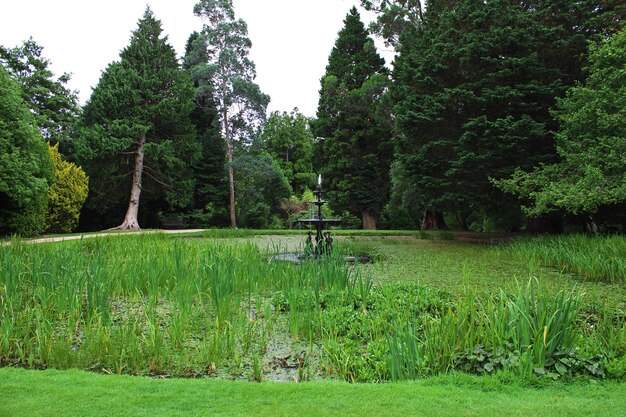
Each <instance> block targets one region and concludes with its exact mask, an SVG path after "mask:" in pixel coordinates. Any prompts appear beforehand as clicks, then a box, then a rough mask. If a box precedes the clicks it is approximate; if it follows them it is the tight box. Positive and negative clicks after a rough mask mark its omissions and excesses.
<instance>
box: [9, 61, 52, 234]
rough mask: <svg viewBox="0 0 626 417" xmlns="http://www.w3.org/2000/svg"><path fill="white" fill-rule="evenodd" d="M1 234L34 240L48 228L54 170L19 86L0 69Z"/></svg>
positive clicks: (44, 143)
mask: <svg viewBox="0 0 626 417" xmlns="http://www.w3.org/2000/svg"><path fill="white" fill-rule="evenodd" d="M0 97H1V98H2V99H0V234H2V235H8V234H14V233H15V234H19V235H23V236H32V235H36V234H38V233H41V232H42V231H43V229H44V226H45V218H46V210H47V205H48V186H49V184H50V183H51V182H52V179H53V167H52V162H51V161H50V156H49V155H48V149H47V146H46V142H45V141H44V140H43V138H42V137H41V134H40V133H39V131H38V129H37V125H36V123H35V117H34V116H33V115H32V114H31V112H30V111H29V108H28V106H27V104H26V103H25V102H24V100H23V99H22V97H21V90H20V86H19V84H18V83H17V82H16V81H15V80H13V79H12V78H11V77H10V75H9V73H8V72H7V71H6V70H5V69H4V68H3V67H2V66H0Z"/></svg>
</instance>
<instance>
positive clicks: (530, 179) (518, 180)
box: [497, 29, 626, 216]
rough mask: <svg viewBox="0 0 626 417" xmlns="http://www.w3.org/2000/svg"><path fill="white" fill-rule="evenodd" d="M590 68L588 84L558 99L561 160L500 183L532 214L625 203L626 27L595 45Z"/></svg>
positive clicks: (590, 209)
mask: <svg viewBox="0 0 626 417" xmlns="http://www.w3.org/2000/svg"><path fill="white" fill-rule="evenodd" d="M588 71H589V76H588V78H587V80H586V81H585V82H584V84H578V85H576V86H574V87H572V88H570V89H569V90H568V92H567V95H566V97H564V98H562V99H560V100H559V101H558V106H557V110H556V111H555V115H556V116H557V117H558V119H559V121H560V122H561V129H560V130H559V132H558V133H557V136H556V138H557V151H558V154H559V156H560V158H561V160H560V162H558V163H556V164H550V165H543V166H541V167H539V168H537V169H535V170H534V171H531V172H525V171H523V170H521V169H520V170H517V171H516V172H515V174H514V175H513V177H512V178H511V179H507V180H502V181H500V182H498V183H497V184H498V185H499V186H500V187H501V188H502V189H503V190H505V191H508V192H510V193H513V194H516V195H519V196H520V198H522V199H523V201H525V202H526V206H525V209H526V211H527V212H528V213H529V214H530V215H532V216H538V215H542V214H546V213H551V212H554V211H565V212H567V213H571V214H579V213H582V214H595V213H596V212H597V211H598V209H599V208H600V207H602V206H606V205H612V204H617V203H624V202H626V171H625V170H624V167H625V166H626V117H625V114H624V109H626V29H623V30H622V31H621V32H619V33H617V34H616V35H614V36H612V37H611V38H610V39H609V40H606V41H604V42H602V43H600V44H598V45H596V46H592V47H591V49H590V55H589V67H588Z"/></svg>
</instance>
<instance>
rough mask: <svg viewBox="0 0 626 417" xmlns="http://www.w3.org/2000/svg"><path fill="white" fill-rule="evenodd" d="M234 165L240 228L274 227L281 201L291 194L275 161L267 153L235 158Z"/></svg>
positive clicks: (249, 154) (285, 179) (248, 154)
mask: <svg viewBox="0 0 626 417" xmlns="http://www.w3.org/2000/svg"><path fill="white" fill-rule="evenodd" d="M233 165H234V167H235V168H236V169H235V175H236V181H237V184H238V186H239V192H238V193H237V216H238V218H239V219H240V221H241V224H242V226H244V227H252V228H267V227H269V226H275V224H273V223H275V222H274V221H273V220H274V218H275V217H278V215H279V213H280V210H281V205H280V202H281V201H282V200H284V199H286V198H289V196H290V195H291V193H292V190H291V187H290V186H289V182H288V181H287V178H285V175H284V174H283V171H282V170H281V169H280V166H279V164H278V162H277V161H275V160H274V159H272V157H271V156H270V155H268V154H266V153H265V154H260V155H254V154H252V153H247V154H244V155H241V156H239V157H237V159H235V160H234V161H233Z"/></svg>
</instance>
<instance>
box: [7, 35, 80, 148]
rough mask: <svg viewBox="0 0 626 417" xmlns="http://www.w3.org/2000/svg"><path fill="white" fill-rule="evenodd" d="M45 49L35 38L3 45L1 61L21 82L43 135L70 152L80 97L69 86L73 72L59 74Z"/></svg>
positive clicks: (24, 94) (23, 92)
mask: <svg viewBox="0 0 626 417" xmlns="http://www.w3.org/2000/svg"><path fill="white" fill-rule="evenodd" d="M42 52H43V48H42V47H41V46H39V45H38V44H37V43H36V42H35V41H34V40H33V39H32V38H31V39H29V40H27V41H25V42H24V43H23V44H22V45H21V46H18V47H15V48H12V49H8V48H5V47H3V46H0V64H2V65H3V66H4V67H5V68H6V69H7V70H8V71H9V73H11V75H12V76H13V77H14V78H15V79H16V80H17V81H18V82H19V83H20V84H21V87H22V98H23V99H24V101H25V102H26V103H27V105H28V107H29V108H30V110H31V112H32V113H33V114H34V115H35V120H36V122H37V126H38V127H39V131H40V132H41V134H42V135H43V137H44V138H45V139H46V140H48V141H50V142H52V143H53V144H55V143H59V142H61V148H62V150H63V152H64V153H65V154H66V155H68V156H70V155H69V154H70V153H71V150H72V142H71V131H72V128H73V127H74V126H75V124H76V121H77V118H78V115H79V113H80V108H79V106H78V97H77V95H76V92H75V91H72V90H70V89H69V88H68V87H67V83H68V81H69V80H70V74H67V73H65V74H63V75H61V76H60V77H58V78H56V77H55V76H54V74H53V73H52V71H51V70H50V68H49V67H50V61H49V60H48V59H47V58H45V57H44V56H43V54H42Z"/></svg>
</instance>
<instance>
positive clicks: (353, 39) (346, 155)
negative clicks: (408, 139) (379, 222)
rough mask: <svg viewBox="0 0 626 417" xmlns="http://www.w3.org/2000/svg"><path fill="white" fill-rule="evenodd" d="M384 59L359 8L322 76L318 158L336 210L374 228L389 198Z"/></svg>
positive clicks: (352, 13) (316, 130)
mask: <svg viewBox="0 0 626 417" xmlns="http://www.w3.org/2000/svg"><path fill="white" fill-rule="evenodd" d="M384 64H385V62H384V60H383V59H382V58H381V57H380V56H379V55H378V53H377V52H376V48H375V46H374V42H373V40H372V39H371V38H370V37H369V36H368V32H367V30H366V29H365V26H364V25H363V23H362V22H361V19H360V16H359V13H358V11H357V10H356V8H354V7H353V8H352V9H351V10H350V12H349V13H348V15H347V17H346V19H345V20H344V28H343V29H342V30H341V31H340V32H339V35H338V37H337V41H336V42H335V46H334V48H333V50H332V52H331V54H330V57H329V60H328V65H327V67H326V74H325V75H324V77H323V78H322V87H321V90H320V99H319V105H318V109H317V120H316V122H315V124H314V133H315V136H316V137H319V138H322V140H320V145H319V146H318V148H317V157H316V158H315V159H316V162H318V161H319V163H320V170H321V172H322V175H323V177H324V179H325V184H328V186H327V187H325V188H326V189H327V190H328V198H329V200H330V201H331V206H332V207H333V209H334V210H336V211H340V212H343V211H348V212H350V213H351V214H353V215H356V216H359V217H361V218H362V220H363V227H364V228H368V229H369V228H376V219H377V218H378V216H379V215H380V212H381V211H382V208H383V207H384V205H385V203H386V202H387V199H388V194H389V165H390V162H391V157H392V147H391V142H390V139H391V125H390V120H391V118H390V114H389V111H388V110H389V107H388V106H386V91H387V88H388V85H389V84H388V76H387V70H386V68H385V66H384Z"/></svg>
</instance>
